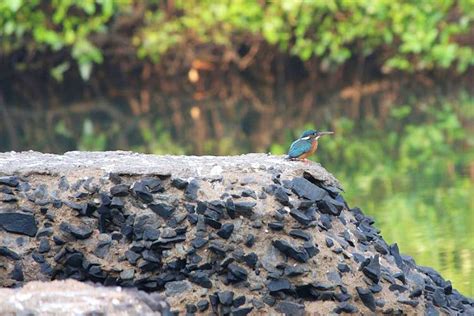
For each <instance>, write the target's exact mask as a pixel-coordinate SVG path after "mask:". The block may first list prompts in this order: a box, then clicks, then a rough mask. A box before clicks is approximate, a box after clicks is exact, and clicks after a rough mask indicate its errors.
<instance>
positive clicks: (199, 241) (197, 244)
mask: <svg viewBox="0 0 474 316" xmlns="http://www.w3.org/2000/svg"><path fill="white" fill-rule="evenodd" d="M207 241H208V240H207V239H204V238H202V237H196V238H194V239H193V240H192V241H191V245H192V246H193V247H194V248H196V249H200V248H202V247H204V245H205V244H207Z"/></svg>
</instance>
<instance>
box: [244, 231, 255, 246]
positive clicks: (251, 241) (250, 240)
mask: <svg viewBox="0 0 474 316" xmlns="http://www.w3.org/2000/svg"><path fill="white" fill-rule="evenodd" d="M254 244H255V236H254V235H252V234H248V235H247V237H246V238H245V245H246V246H247V247H249V248H252V246H253V245H254Z"/></svg>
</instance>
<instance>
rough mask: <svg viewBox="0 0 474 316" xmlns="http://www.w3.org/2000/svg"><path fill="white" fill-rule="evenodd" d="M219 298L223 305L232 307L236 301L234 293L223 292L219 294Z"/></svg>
mask: <svg viewBox="0 0 474 316" xmlns="http://www.w3.org/2000/svg"><path fill="white" fill-rule="evenodd" d="M217 298H218V299H219V302H220V303H221V304H222V305H225V306H230V305H232V301H233V299H234V292H232V291H222V292H218V293H217Z"/></svg>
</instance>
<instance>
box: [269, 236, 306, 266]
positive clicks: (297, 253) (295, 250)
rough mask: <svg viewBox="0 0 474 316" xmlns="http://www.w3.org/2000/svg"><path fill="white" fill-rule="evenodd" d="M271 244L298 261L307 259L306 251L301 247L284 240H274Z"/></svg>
mask: <svg viewBox="0 0 474 316" xmlns="http://www.w3.org/2000/svg"><path fill="white" fill-rule="evenodd" d="M272 244H273V246H274V247H275V248H277V249H278V250H280V251H281V252H282V253H284V254H285V255H287V256H288V257H290V258H293V259H295V260H296V261H299V262H306V261H308V259H309V256H308V253H307V252H306V250H305V249H304V248H302V247H296V246H295V245H292V244H290V243H289V242H287V241H285V240H274V241H273V242H272Z"/></svg>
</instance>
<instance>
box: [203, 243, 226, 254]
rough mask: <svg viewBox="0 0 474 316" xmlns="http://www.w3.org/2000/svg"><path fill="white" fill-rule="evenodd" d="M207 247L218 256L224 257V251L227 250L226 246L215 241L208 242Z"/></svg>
mask: <svg viewBox="0 0 474 316" xmlns="http://www.w3.org/2000/svg"><path fill="white" fill-rule="evenodd" d="M208 249H209V250H210V251H212V252H213V253H215V254H217V255H218V256H221V257H225V254H226V251H227V248H226V247H225V246H224V245H223V244H221V243H219V242H217V241H212V242H211V243H210V244H209V247H208Z"/></svg>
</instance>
